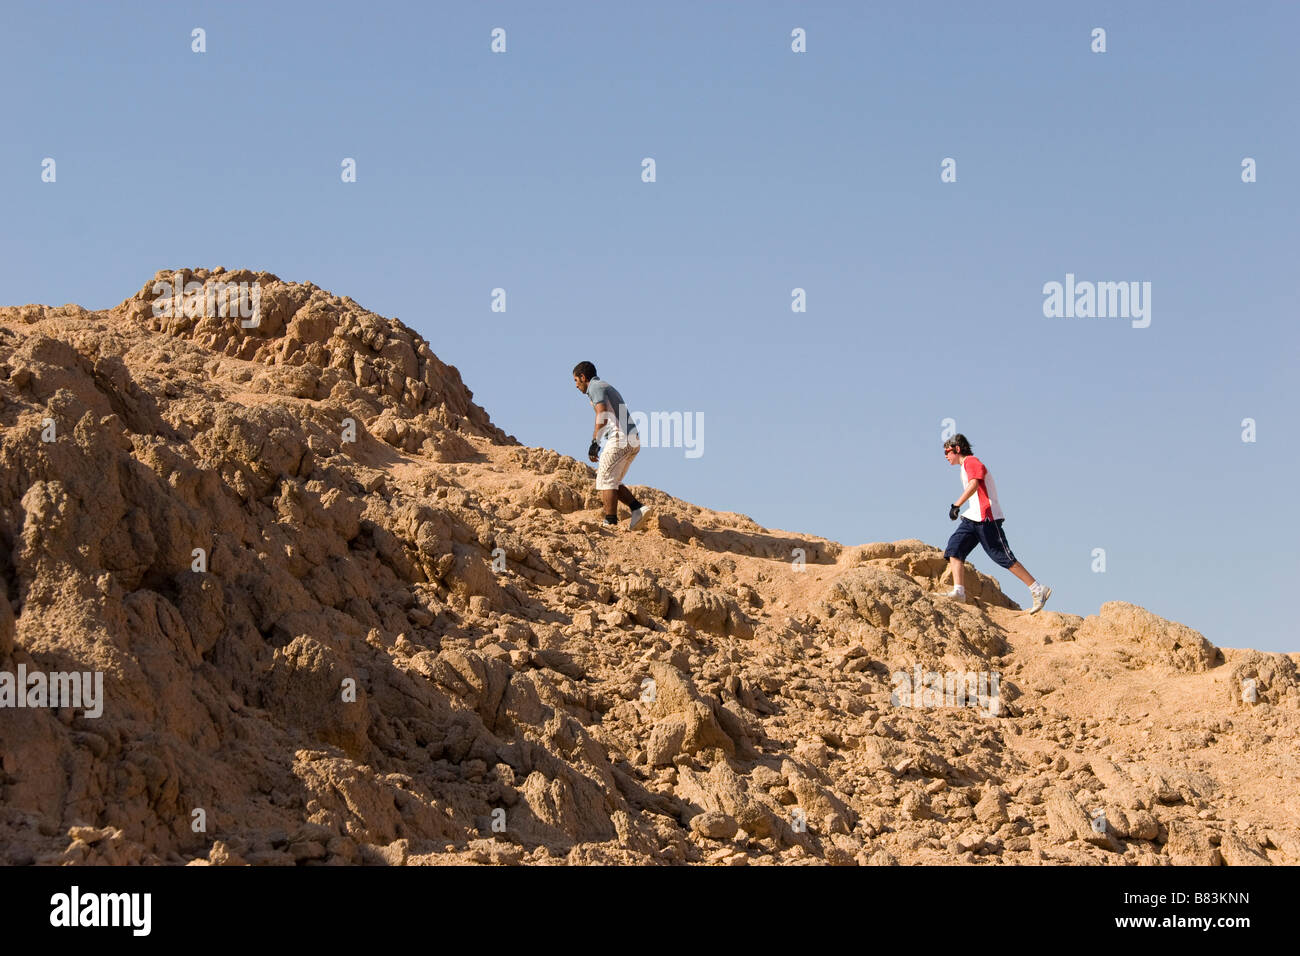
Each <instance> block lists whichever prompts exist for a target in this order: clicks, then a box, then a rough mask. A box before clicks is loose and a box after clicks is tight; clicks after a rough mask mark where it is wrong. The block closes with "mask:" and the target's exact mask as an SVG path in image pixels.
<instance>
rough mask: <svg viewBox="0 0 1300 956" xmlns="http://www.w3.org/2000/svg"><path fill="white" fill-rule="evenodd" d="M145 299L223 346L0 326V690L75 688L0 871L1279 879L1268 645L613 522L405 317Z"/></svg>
mask: <svg viewBox="0 0 1300 956" xmlns="http://www.w3.org/2000/svg"><path fill="white" fill-rule="evenodd" d="M180 273H181V276H182V279H183V281H184V282H190V283H199V284H200V285H201V286H202V287H203V288H205V289H206V288H207V287H208V286H213V287H215V286H216V285H217V284H218V283H232V284H238V283H248V284H251V285H256V287H257V289H258V290H259V296H260V301H259V309H258V316H257V322H256V324H255V325H249V326H246V325H245V323H244V321H241V319H240V317H239V315H238V314H233V315H232V314H227V315H225V316H222V315H220V314H197V315H194V314H191V315H187V314H186V310H185V309H184V308H183V307H181V308H180V309H176V308H171V309H165V308H160V307H159V301H158V300H159V299H160V298H161V296H160V293H159V292H158V291H157V290H158V288H159V287H158V285H157V284H156V283H159V282H163V281H168V280H170V279H171V277H172V276H173V273H172V272H170V271H168V272H160V273H158V275H157V276H156V277H155V279H153V280H150V281H149V282H147V283H146V284H145V285H144V287H143V288H141V290H140V291H139V292H138V293H136V294H135V295H133V296H131V297H130V298H128V299H126V300H125V301H123V302H122V303H121V304H120V305H118V306H116V307H114V308H112V309H107V310H103V311H88V310H85V309H82V308H80V307H78V306H73V305H67V306H62V307H49V306H38V305H27V306H21V307H9V308H3V309H0V423H2V424H3V432H0V456H2V457H0V461H3V478H2V479H0V577H2V579H3V584H4V587H2V588H0V671H8V672H15V671H16V670H17V668H18V667H19V666H20V665H21V666H23V667H24V668H25V670H26V671H27V672H33V671H42V672H56V671H99V672H102V673H103V675H104V698H105V699H104V701H103V714H102V716H100V717H87V716H85V715H83V714H82V713H81V712H80V711H77V710H76V709H75V708H65V709H62V710H52V709H49V708H45V709H42V708H5V709H0V863H7V864H25V863H33V862H38V863H72V864H77V863H173V864H181V863H189V864H238V863H252V864H351V863H379V864H383V863H387V864H400V863H408V864H422V863H444V862H483V863H531V864H555V863H607V862H626V863H714V864H726V865H743V864H770V863H799V864H808V863H831V864H854V863H857V864H872V865H891V864H898V863H901V864H914V863H955V862H956V863H968V864H978V865H989V864H998V863H1004V864H1028V863H1043V862H1049V863H1053V862H1059V863H1086V864H1166V863H1196V864H1206V865H1211V864H1228V865H1250V864H1263V863H1281V864H1296V863H1300V819H1298V818H1297V813H1296V809H1295V805H1294V799H1295V798H1294V793H1293V790H1294V781H1295V780H1296V779H1297V778H1300V759H1298V758H1297V755H1296V751H1295V746H1294V741H1295V740H1296V739H1297V731H1298V730H1300V693H1298V692H1297V676H1296V663H1297V660H1298V659H1300V656H1297V655H1284V654H1270V653H1261V652H1258V651H1252V650H1244V649H1229V648H1220V647H1216V646H1214V645H1213V644H1211V643H1210V642H1209V641H1208V640H1206V639H1205V637H1204V636H1202V635H1201V634H1199V633H1197V632H1196V631H1194V630H1192V629H1191V628H1188V627H1186V626H1184V625H1181V624H1178V623H1175V622H1171V621H1167V620H1164V619H1162V618H1159V617H1157V616H1155V615H1153V614H1150V613H1149V612H1147V611H1145V610H1143V609H1142V608H1141V607H1140V606H1138V605H1137V604H1130V603H1120V602H1115V603H1109V604H1106V605H1103V606H1102V607H1101V608H1100V609H1099V610H1098V613H1097V614H1095V615H1090V616H1087V617H1078V616H1075V615H1068V614H1061V613H1056V612H1053V611H1050V610H1048V611H1044V612H1042V613H1041V614H1039V615H1036V616H1034V617H1029V616H1028V615H1026V614H1025V613H1024V612H1023V611H1022V610H1021V609H1019V607H1018V606H1017V605H1016V604H1015V603H1014V602H1012V601H1011V600H1010V599H1008V598H1007V597H1006V596H1005V595H1004V594H1003V593H1002V591H1001V590H1000V588H999V586H998V584H997V582H996V581H995V580H994V579H993V578H991V577H987V576H985V575H983V574H980V573H979V572H978V570H977V571H976V572H974V573H973V574H971V575H970V576H969V580H968V590H969V591H970V593H971V595H972V597H973V598H975V602H974V603H973V604H970V605H958V604H955V603H953V602H951V601H947V600H945V599H943V598H940V597H936V596H933V595H932V594H931V592H932V591H934V590H936V589H938V588H940V587H942V586H943V585H944V584H945V583H946V574H947V570H946V561H945V560H944V559H943V558H942V555H941V552H940V551H939V550H938V549H936V548H934V547H932V546H930V545H927V544H925V543H923V542H921V541H917V540H909V541H895V542H878V543H869V544H860V545H855V546H848V545H844V544H841V543H838V542H834V541H829V540H826V539H822V538H818V537H815V536H811V535H804V534H799V533H796V532H787V531H779V530H773V529H768V528H764V527H761V526H759V525H758V524H756V523H755V522H754V521H752V520H750V519H749V518H747V517H745V516H743V515H739V514H732V513H725V512H717V511H711V510H708V509H704V508H700V507H697V506H695V505H692V504H690V503H688V502H684V501H681V500H678V499H676V498H673V497H671V496H669V495H667V494H664V493H662V492H660V491H657V490H655V489H652V488H642V487H640V486H635V487H636V494H637V495H638V497H640V498H641V499H642V500H643V501H646V502H648V503H649V504H651V505H652V506H653V509H654V510H653V513H652V516H651V518H650V519H649V520H648V521H647V522H646V525H647V527H646V528H645V529H644V530H638V531H637V532H635V533H629V532H628V531H627V530H626V528H625V527H621V528H619V529H617V530H613V531H611V530H609V529H606V528H604V527H602V526H601V525H600V524H599V514H598V509H597V508H596V497H595V493H594V490H593V484H592V470H591V468H590V467H589V466H588V465H587V464H586V463H585V462H579V461H576V460H575V459H573V458H571V457H568V456H565V455H561V454H558V453H556V452H554V451H552V450H549V449H544V448H529V447H525V446H523V445H521V444H519V443H518V442H517V441H516V440H515V439H514V438H512V437H511V436H510V435H508V434H507V433H506V432H504V431H503V430H502V429H501V428H499V427H498V426H497V425H496V424H494V423H493V422H492V420H491V418H490V417H489V415H488V413H487V411H485V410H484V409H483V408H481V407H479V406H478V405H477V404H475V403H474V400H473V395H472V393H471V392H470V390H469V389H468V388H467V387H466V386H465V383H464V382H462V380H461V376H460V374H459V372H458V371H457V370H456V368H454V367H453V366H451V365H448V364H445V363H444V362H443V361H442V360H441V359H440V358H439V357H438V356H437V355H435V354H434V351H433V350H432V348H431V346H430V344H429V343H428V342H426V341H425V340H424V339H423V338H422V337H421V336H420V335H418V334H417V333H415V332H414V331H413V330H412V329H411V328H409V327H408V326H406V325H404V324H403V323H402V322H400V321H398V320H396V319H390V318H385V317H382V316H379V315H376V314H374V313H372V312H369V311H367V310H366V309H364V308H363V307H362V306H360V305H359V304H357V303H356V302H354V301H353V300H351V299H349V298H346V297H340V296H337V295H334V294H332V293H330V292H327V291H326V290H323V289H320V288H318V287H316V286H315V285H312V284H311V283H293V282H284V281H281V280H280V279H278V278H277V277H276V276H274V275H271V274H269V273H265V272H259V273H254V272H250V271H238V272H226V271H224V270H214V271H211V272H209V271H206V270H180ZM205 311H208V310H207V306H206V303H205ZM218 311H220V310H218ZM448 357H449V358H450V357H451V356H448ZM646 453H653V452H643V454H646ZM635 474H636V473H635V471H634V472H633V473H632V477H633V478H635ZM796 549H799V550H800V551H801V552H802V555H803V558H804V560H803V562H797V561H792V555H793V554H794V552H795V550H796ZM1135 597H1140V596H1135ZM1246 640H1248V637H1247V638H1246ZM918 672H919V673H920V674H921V675H924V674H925V673H926V672H938V673H949V672H952V673H960V674H963V675H964V674H967V673H969V674H972V675H977V676H978V675H983V677H984V679H985V681H986V684H985V686H986V688H987V687H996V699H995V700H992V706H988V705H989V704H990V698H989V697H984V698H981V699H980V700H978V701H977V702H976V704H977V706H933V704H934V703H935V702H934V701H928V700H927V699H926V698H925V696H924V695H921V694H918V695H916V697H917V699H912V698H911V695H909V694H906V693H900V687H901V686H902V685H901V684H900V677H899V676H898V675H900V674H911V675H915V674H917V673H918ZM990 681H995V683H989V682H990ZM1248 687H1249V688H1253V691H1254V692H1253V694H1252V693H1244V692H1243V691H1244V689H1246V688H1248ZM904 689H905V688H904ZM1250 698H1253V699H1250ZM939 703H940V704H942V703H943V702H942V701H940V702H939ZM912 704H915V705H916V706H911V705H912ZM1098 821H1102V822H1098ZM200 825H201V826H200Z"/></svg>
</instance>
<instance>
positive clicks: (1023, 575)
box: [1007, 561, 1034, 588]
mask: <svg viewBox="0 0 1300 956" xmlns="http://www.w3.org/2000/svg"><path fill="white" fill-rule="evenodd" d="M1007 570H1008V571H1010V572H1011V573H1012V574H1014V575H1015V576H1016V577H1018V578H1019V579H1020V580H1022V581H1024V582H1025V583H1026V584H1028V585H1029V586H1030V587H1031V588H1032V587H1033V586H1034V576H1033V575H1032V574H1030V573H1029V572H1028V571H1027V570H1026V569H1025V566H1024V565H1023V564H1021V563H1020V562H1019V561H1017V562H1016V563H1015V564H1013V565H1011V567H1009V568H1007Z"/></svg>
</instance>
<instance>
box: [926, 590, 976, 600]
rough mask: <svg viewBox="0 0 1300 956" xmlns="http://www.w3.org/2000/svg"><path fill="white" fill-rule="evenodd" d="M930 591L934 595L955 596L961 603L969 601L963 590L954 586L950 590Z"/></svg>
mask: <svg viewBox="0 0 1300 956" xmlns="http://www.w3.org/2000/svg"><path fill="white" fill-rule="evenodd" d="M932 593H933V594H934V596H935V597H946V598H955V599H956V600H958V601H961V603H962V604H969V603H970V598H969V597H968V596H967V595H966V592H965V591H964V590H962V591H958V590H957V589H956V588H953V589H952V590H951V591H934V592H932Z"/></svg>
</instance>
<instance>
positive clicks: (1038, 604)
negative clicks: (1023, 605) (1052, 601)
mask: <svg viewBox="0 0 1300 956" xmlns="http://www.w3.org/2000/svg"><path fill="white" fill-rule="evenodd" d="M1033 593H1034V606H1033V607H1031V608H1030V609H1029V613H1030V614H1037V613H1038V612H1039V611H1041V610H1042V609H1043V605H1044V604H1046V603H1047V599H1048V598H1049V597H1051V596H1052V589H1051V588H1040V589H1039V590H1037V591H1035V592H1033Z"/></svg>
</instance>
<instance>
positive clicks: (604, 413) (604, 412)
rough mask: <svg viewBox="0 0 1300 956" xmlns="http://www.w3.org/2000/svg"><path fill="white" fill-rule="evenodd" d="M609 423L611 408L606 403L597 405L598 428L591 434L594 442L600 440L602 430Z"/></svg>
mask: <svg viewBox="0 0 1300 956" xmlns="http://www.w3.org/2000/svg"><path fill="white" fill-rule="evenodd" d="M607 421H609V406H608V405H606V404H605V403H604V402H598V403H597V404H596V427H595V428H594V429H592V432H591V440H592V441H596V440H597V439H598V438H600V432H601V429H603V428H604V427H605V423H606V422H607Z"/></svg>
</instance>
